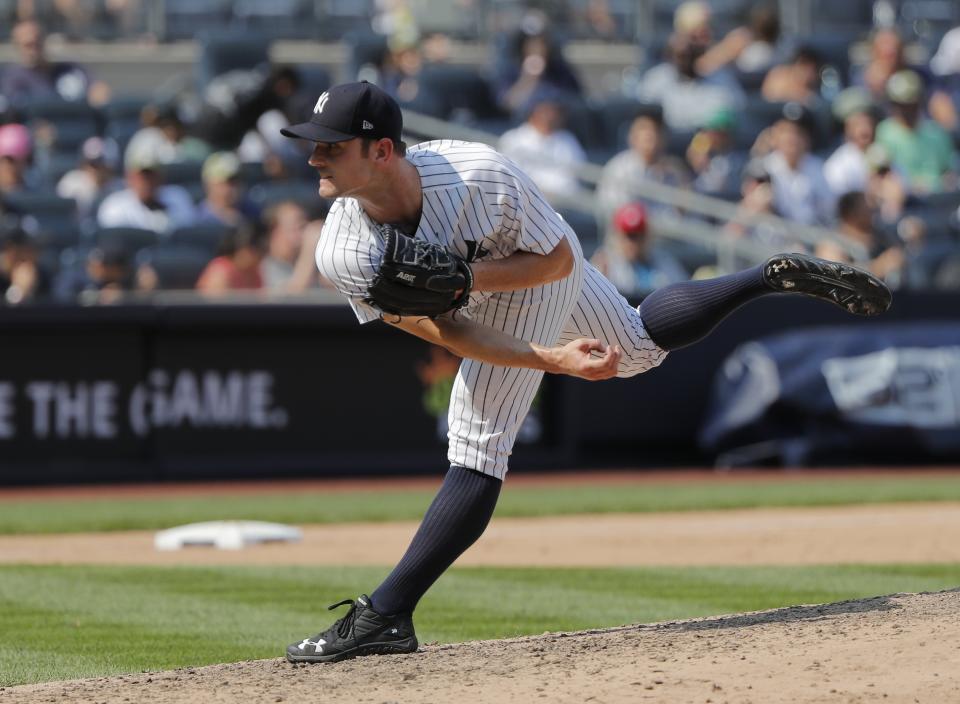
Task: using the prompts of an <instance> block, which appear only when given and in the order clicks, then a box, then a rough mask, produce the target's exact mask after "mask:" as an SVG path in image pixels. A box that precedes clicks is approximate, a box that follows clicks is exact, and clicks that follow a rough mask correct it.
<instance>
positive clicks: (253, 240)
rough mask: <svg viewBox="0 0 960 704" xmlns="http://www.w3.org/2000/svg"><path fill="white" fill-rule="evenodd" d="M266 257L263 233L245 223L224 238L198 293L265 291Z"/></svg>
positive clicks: (202, 275)
mask: <svg viewBox="0 0 960 704" xmlns="http://www.w3.org/2000/svg"><path fill="white" fill-rule="evenodd" d="M263 255H264V252H263V238H262V236H261V232H260V230H259V229H257V227H256V225H254V224H252V223H248V222H245V223H242V224H241V225H240V226H238V227H236V228H233V229H231V230H230V231H229V232H228V233H227V234H226V235H225V236H224V239H223V241H222V242H221V244H220V251H219V254H218V255H217V256H216V257H215V258H214V259H212V260H211V261H210V263H209V264H207V268H206V269H204V270H203V273H201V274H200V278H199V279H197V290H198V291H202V292H203V293H208V294H215V295H222V294H226V293H229V292H230V291H240V290H256V289H261V288H263V275H262V273H261V263H262V261H263Z"/></svg>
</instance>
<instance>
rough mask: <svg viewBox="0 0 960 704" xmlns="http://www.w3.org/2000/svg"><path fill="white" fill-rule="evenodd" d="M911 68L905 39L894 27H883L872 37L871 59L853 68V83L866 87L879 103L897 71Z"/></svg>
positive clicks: (885, 95)
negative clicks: (906, 53) (904, 47)
mask: <svg viewBox="0 0 960 704" xmlns="http://www.w3.org/2000/svg"><path fill="white" fill-rule="evenodd" d="M908 68H911V67H910V66H908V65H907V62H906V59H905V58H904V54H903V39H902V38H901V37H900V33H899V32H898V31H897V30H896V29H895V28H893V27H881V28H880V29H877V30H876V31H875V32H874V33H873V36H872V37H871V38H870V59H869V61H867V63H866V64H864V65H862V66H859V67H854V68H853V70H851V74H852V75H851V80H850V82H851V84H852V85H854V86H860V87H862V88H866V89H867V90H868V91H869V92H870V96H871V97H872V98H873V99H874V100H875V101H876V102H878V103H881V102H883V101H884V99H885V98H886V97H887V94H886V91H887V82H888V81H889V80H890V78H891V77H892V76H893V74H895V73H896V72H897V71H902V70H904V69H908Z"/></svg>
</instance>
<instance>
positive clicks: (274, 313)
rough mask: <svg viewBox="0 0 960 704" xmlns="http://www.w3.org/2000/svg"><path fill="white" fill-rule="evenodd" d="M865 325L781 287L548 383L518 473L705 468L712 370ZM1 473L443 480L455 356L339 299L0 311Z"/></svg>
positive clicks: (89, 477) (898, 306)
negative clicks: (369, 318)
mask: <svg viewBox="0 0 960 704" xmlns="http://www.w3.org/2000/svg"><path fill="white" fill-rule="evenodd" d="M958 311H960V295H954V294H950V295H947V294H918V293H917V294H906V293H901V294H898V295H897V297H896V300H895V305H894V307H893V308H892V309H891V311H890V312H889V313H888V314H887V315H885V316H883V317H882V319H881V321H880V322H882V323H884V324H889V323H895V322H896V321H897V320H908V321H916V320H933V321H936V320H942V321H957V320H958V319H960V315H958ZM838 324H839V325H844V326H854V325H856V326H862V329H863V332H864V334H865V335H869V331H870V326H871V325H874V324H876V322H875V321H872V320H867V319H860V318H854V317H853V316H849V315H846V314H844V313H843V312H841V311H839V310H836V309H833V308H831V307H829V306H825V305H823V304H820V303H817V302H814V301H809V300H806V299H800V298H795V297H788V296H777V297H769V298H767V299H763V300H760V301H756V302H754V303H751V304H749V305H748V306H745V307H744V308H742V309H741V310H739V311H737V312H736V313H735V314H734V315H733V316H732V317H731V318H730V319H728V320H727V321H726V322H724V324H723V325H721V326H720V327H719V328H718V329H717V330H715V331H714V333H713V334H712V335H711V336H710V337H709V338H708V339H707V340H705V341H703V342H701V343H699V344H697V345H695V346H692V347H689V348H686V349H683V350H679V351H676V352H673V353H671V354H670V355H669V357H668V358H667V360H666V361H665V362H664V364H663V365H662V366H661V367H660V368H659V369H657V370H655V371H653V372H651V373H648V374H644V375H640V376H638V377H635V378H633V379H628V380H612V381H607V382H601V383H588V382H581V381H577V380H574V379H570V378H566V377H555V376H548V377H547V378H546V381H545V383H544V384H543V386H542V389H541V392H540V394H539V395H538V397H537V399H536V401H535V404H534V410H533V412H532V413H531V416H530V418H529V419H528V421H527V423H526V424H525V426H524V428H523V429H522V431H521V434H520V441H519V442H518V444H517V448H516V451H515V453H514V457H513V459H512V469H513V470H514V471H523V470H530V469H539V470H543V469H566V468H576V467H589V466H598V465H605V466H610V465H620V466H632V467H636V466H664V465H679V464H688V465H689V464H698V465H702V464H704V463H710V462H711V461H712V459H713V457H712V456H711V455H709V454H705V453H704V452H703V451H702V450H700V449H699V448H698V446H697V434H698V432H699V431H700V428H701V424H702V422H703V420H704V417H705V414H706V409H707V405H708V400H709V397H710V391H711V387H712V386H713V383H714V376H715V373H716V370H717V369H718V367H719V366H720V365H721V364H722V363H723V360H724V359H725V358H726V357H727V356H728V355H729V354H730V352H731V351H733V350H734V348H735V347H736V346H737V345H738V344H740V343H742V342H744V341H746V340H750V339H755V338H758V337H761V336H764V335H768V334H770V333H774V332H780V331H784V330H788V329H796V328H800V327H803V328H813V327H816V326H822V325H838ZM0 325H2V329H3V331H4V335H3V341H4V342H3V365H2V370H0V458H2V460H0V483H3V484H24V483H44V482H84V481H114V480H136V481H155V480H174V479H177V480H180V479H192V478H196V479H201V478H203V479H210V478H233V477H264V478H272V477H290V476H297V477H307V476H344V475H350V476H357V475H361V474H365V475H378V474H381V475H388V474H398V473H403V474H409V473H437V474H439V473H441V472H442V471H443V470H444V468H445V467H446V459H445V442H444V439H443V432H444V423H445V412H444V406H445V401H446V398H447V394H448V390H449V385H450V384H451V383H452V375H453V374H454V373H455V370H456V360H455V359H453V358H451V357H450V356H448V355H447V354H446V353H442V352H441V351H440V350H438V349H435V348H431V347H430V346H429V345H427V344H425V343H423V342H421V341H420V340H417V339H415V338H413V337H410V336H407V335H404V334H402V333H400V332H399V331H397V330H393V329H390V328H388V327H387V326H386V325H384V324H382V323H372V324H370V325H366V326H360V325H358V324H357V323H356V321H355V319H354V317H353V315H352V313H351V312H350V311H349V309H348V308H346V307H344V306H338V305H274V304H265V305H183V306H146V305H144V306H111V307H89V308H87V307H82V308H77V307H56V306H50V307H34V308H20V309H12V308H4V309H0Z"/></svg>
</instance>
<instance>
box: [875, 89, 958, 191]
mask: <svg viewBox="0 0 960 704" xmlns="http://www.w3.org/2000/svg"><path fill="white" fill-rule="evenodd" d="M923 92H924V88H923V80H922V79H921V78H920V76H919V75H918V74H917V73H916V72H915V71H908V70H905V71H897V72H896V73H895V74H893V75H892V76H891V77H890V79H889V80H888V81H887V98H888V99H889V101H890V117H888V118H887V119H885V120H884V121H883V122H881V123H880V124H879V125H878V126H877V137H876V141H877V142H879V143H880V144H882V145H883V146H884V147H885V148H886V150H887V152H888V153H889V154H890V158H891V160H892V161H893V164H894V166H895V167H896V168H897V169H898V170H899V171H901V172H902V173H903V175H904V177H905V179H906V182H907V187H908V188H909V190H910V191H911V192H913V193H916V194H923V193H936V192H938V191H943V190H946V189H952V188H956V186H957V177H956V173H955V167H956V158H957V154H956V152H955V151H954V147H953V141H952V140H951V139H950V135H949V134H948V133H947V132H946V131H945V130H944V129H943V128H942V127H941V126H940V125H938V124H937V123H936V122H934V121H933V120H929V119H927V118H925V117H923V116H922V115H921V105H922V102H923Z"/></svg>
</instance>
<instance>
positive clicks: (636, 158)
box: [597, 112, 690, 222]
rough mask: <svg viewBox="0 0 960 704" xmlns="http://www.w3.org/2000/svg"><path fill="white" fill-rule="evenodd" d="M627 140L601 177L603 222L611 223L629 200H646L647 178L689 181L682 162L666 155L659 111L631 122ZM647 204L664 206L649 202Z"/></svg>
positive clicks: (669, 182) (666, 182)
mask: <svg viewBox="0 0 960 704" xmlns="http://www.w3.org/2000/svg"><path fill="white" fill-rule="evenodd" d="M627 142H628V145H629V147H628V148H627V149H626V150H624V151H622V152H620V153H619V154H617V155H616V156H615V157H613V158H612V159H611V160H610V161H609V162H607V164H606V166H604V167H603V173H602V174H601V176H600V183H599V185H598V186H597V203H598V205H599V208H600V212H599V214H598V216H599V218H600V221H601V222H609V221H610V218H612V217H613V214H614V213H615V212H616V211H617V209H618V208H620V207H621V206H623V205H626V204H627V203H633V202H641V201H644V198H643V194H642V186H643V183H644V182H645V181H654V182H656V183H662V184H664V185H667V186H676V187H678V188H685V187H686V186H688V185H689V183H690V176H689V172H688V171H687V168H686V166H684V164H683V162H682V161H681V160H680V159H677V158H676V157H673V156H669V155H667V154H664V144H665V139H664V127H663V118H662V116H661V115H660V113H659V112H649V113H645V114H643V115H640V116H639V117H637V118H636V119H635V120H634V121H633V123H632V124H631V125H630V132H629V134H628V136H627ZM647 207H648V208H664V207H665V206H662V205H657V204H654V203H650V202H647ZM671 210H672V209H671Z"/></svg>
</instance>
